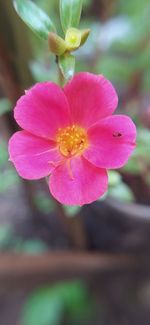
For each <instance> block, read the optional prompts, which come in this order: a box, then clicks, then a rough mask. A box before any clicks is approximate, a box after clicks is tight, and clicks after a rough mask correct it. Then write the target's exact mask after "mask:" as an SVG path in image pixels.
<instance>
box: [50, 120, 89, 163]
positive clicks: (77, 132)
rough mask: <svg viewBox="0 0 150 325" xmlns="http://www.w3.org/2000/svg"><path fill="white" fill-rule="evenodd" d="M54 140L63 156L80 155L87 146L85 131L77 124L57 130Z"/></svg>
mask: <svg viewBox="0 0 150 325" xmlns="http://www.w3.org/2000/svg"><path fill="white" fill-rule="evenodd" d="M56 142H57V145H58V148H59V150H60V153H61V154H62V155H63V156H65V157H68V158H69V157H72V156H76V155H81V154H82V153H83V151H84V150H85V149H86V148H87V147H88V137H87V132H86V131H85V130H84V129H83V128H81V127H80V126H77V125H72V126H68V127H66V128H62V129H59V130H58V133H57V136H56Z"/></svg>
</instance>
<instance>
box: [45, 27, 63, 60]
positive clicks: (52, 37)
mask: <svg viewBox="0 0 150 325" xmlns="http://www.w3.org/2000/svg"><path fill="white" fill-rule="evenodd" d="M48 44H49V48H50V51H51V52H52V53H54V54H56V55H58V56H60V55H62V54H64V53H65V51H66V49H67V46H66V43H65V41H64V40H63V39H62V38H61V37H60V36H58V35H57V34H55V33H52V32H50V33H49V34H48Z"/></svg>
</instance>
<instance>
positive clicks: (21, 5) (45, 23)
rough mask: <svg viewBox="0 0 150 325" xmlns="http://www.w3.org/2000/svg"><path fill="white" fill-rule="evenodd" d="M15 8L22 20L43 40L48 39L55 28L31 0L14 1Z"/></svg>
mask: <svg viewBox="0 0 150 325" xmlns="http://www.w3.org/2000/svg"><path fill="white" fill-rule="evenodd" d="M14 7H15V9H16V11H17V13H18V15H19V16H20V18H21V19H22V20H23V21H24V22H25V23H26V24H27V25H28V26H29V27H30V28H31V29H32V30H33V31H34V32H35V33H36V34H37V35H38V36H39V37H40V38H42V39H45V40H47V39H48V33H49V32H50V31H52V32H55V31H56V30H55V26H54V24H53V22H52V21H51V19H50V18H49V17H48V16H47V14H46V13H45V12H44V11H43V10H41V9H40V8H39V7H38V6H37V5H36V4H35V3H33V2H32V1H30V0H14Z"/></svg>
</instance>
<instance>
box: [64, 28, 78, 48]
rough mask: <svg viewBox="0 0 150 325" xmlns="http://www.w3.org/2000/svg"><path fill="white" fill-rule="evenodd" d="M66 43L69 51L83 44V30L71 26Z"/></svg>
mask: <svg viewBox="0 0 150 325" xmlns="http://www.w3.org/2000/svg"><path fill="white" fill-rule="evenodd" d="M65 43H66V46H67V50H68V51H74V50H76V49H78V48H79V46H80V44H81V31H80V30H79V29H76V28H69V29H68V30H67V32H66V36H65Z"/></svg>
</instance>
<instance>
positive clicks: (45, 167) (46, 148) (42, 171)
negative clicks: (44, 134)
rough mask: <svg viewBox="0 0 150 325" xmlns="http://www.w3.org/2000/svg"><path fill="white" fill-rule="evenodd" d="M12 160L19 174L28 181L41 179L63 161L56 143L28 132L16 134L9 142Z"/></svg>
mask: <svg viewBox="0 0 150 325" xmlns="http://www.w3.org/2000/svg"><path fill="white" fill-rule="evenodd" d="M9 154H10V160H11V161H12V162H13V164H14V165H15V167H16V169H17V172H18V174H19V175H20V176H21V177H23V178H26V179H39V178H42V177H45V176H47V175H49V174H50V172H51V171H52V170H53V169H54V168H55V167H56V166H57V164H58V163H59V162H60V161H61V160H62V158H61V156H60V155H59V152H58V151H57V149H56V147H55V143H54V142H53V141H50V140H45V139H42V138H38V137H36V136H33V135H31V134H29V133H27V132H26V131H19V132H16V133H15V134H14V135H13V136H12V137H11V139H10V140H9Z"/></svg>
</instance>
